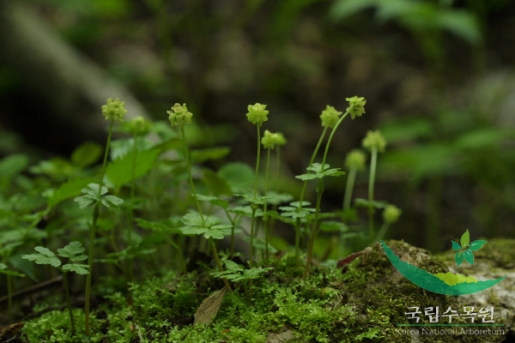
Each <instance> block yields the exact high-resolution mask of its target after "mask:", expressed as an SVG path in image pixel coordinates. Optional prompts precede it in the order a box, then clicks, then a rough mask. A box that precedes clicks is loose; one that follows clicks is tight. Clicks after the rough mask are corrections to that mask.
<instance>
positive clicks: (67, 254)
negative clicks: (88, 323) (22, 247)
mask: <svg viewBox="0 0 515 343" xmlns="http://www.w3.org/2000/svg"><path fill="white" fill-rule="evenodd" d="M34 250H36V251H37V253H36V254H31V255H23V256H22V258H24V259H26V260H29V261H33V262H34V263H36V264H48V265H51V266H52V267H54V268H57V269H59V270H60V271H61V272H62V273H63V284H64V291H65V294H66V303H67V305H68V312H69V314H70V323H71V327H72V333H73V334H74V335H75V332H76V330H75V319H74V317H73V312H72V303H71V300H70V289H69V286H68V277H67V276H66V273H68V272H73V273H77V274H79V275H88V274H89V271H88V270H89V265H87V264H82V263H77V262H81V261H84V260H86V259H87V258H88V257H87V256H86V255H84V254H83V252H84V250H85V249H84V248H83V247H82V245H81V244H80V242H71V243H70V244H68V245H67V246H65V247H64V248H60V249H57V254H58V255H59V256H61V257H64V258H67V259H68V262H69V263H67V264H65V265H63V266H61V260H60V259H59V258H58V257H57V256H56V255H55V254H54V253H53V252H52V251H51V250H50V249H48V248H45V247H41V246H37V247H35V248H34Z"/></svg>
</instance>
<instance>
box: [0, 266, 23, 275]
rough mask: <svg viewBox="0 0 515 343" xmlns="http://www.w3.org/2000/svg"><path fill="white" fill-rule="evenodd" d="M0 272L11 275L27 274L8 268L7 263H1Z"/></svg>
mask: <svg viewBox="0 0 515 343" xmlns="http://www.w3.org/2000/svg"><path fill="white" fill-rule="evenodd" d="M0 274H4V275H9V276H17V277H25V274H22V273H19V272H17V271H15V270H10V269H7V265H6V264H5V263H0Z"/></svg>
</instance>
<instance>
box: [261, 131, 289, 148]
mask: <svg viewBox="0 0 515 343" xmlns="http://www.w3.org/2000/svg"><path fill="white" fill-rule="evenodd" d="M261 144H263V146H264V147H265V148H266V149H273V148H275V146H276V145H278V146H279V145H284V144H286V139H285V138H284V136H283V134H282V133H272V132H270V131H268V130H265V134H264V135H263V138H261Z"/></svg>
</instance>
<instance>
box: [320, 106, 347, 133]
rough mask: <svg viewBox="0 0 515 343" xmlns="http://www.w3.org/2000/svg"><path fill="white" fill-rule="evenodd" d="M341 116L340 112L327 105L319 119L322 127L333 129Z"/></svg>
mask: <svg viewBox="0 0 515 343" xmlns="http://www.w3.org/2000/svg"><path fill="white" fill-rule="evenodd" d="M341 114H342V112H338V111H337V110H336V109H335V108H334V107H333V106H329V105H327V106H326V107H325V110H323V111H322V114H321V115H320V119H322V126H323V127H330V128H333V127H335V126H336V124H337V123H338V120H340V115H341Z"/></svg>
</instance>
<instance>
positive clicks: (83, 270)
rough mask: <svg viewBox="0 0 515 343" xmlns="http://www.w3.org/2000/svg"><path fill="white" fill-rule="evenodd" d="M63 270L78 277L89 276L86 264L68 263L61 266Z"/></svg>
mask: <svg viewBox="0 0 515 343" xmlns="http://www.w3.org/2000/svg"><path fill="white" fill-rule="evenodd" d="M63 270H64V271H67V272H74V273H77V274H79V275H87V274H89V266H88V265H87V264H79V263H68V264H65V265H64V266H63Z"/></svg>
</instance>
